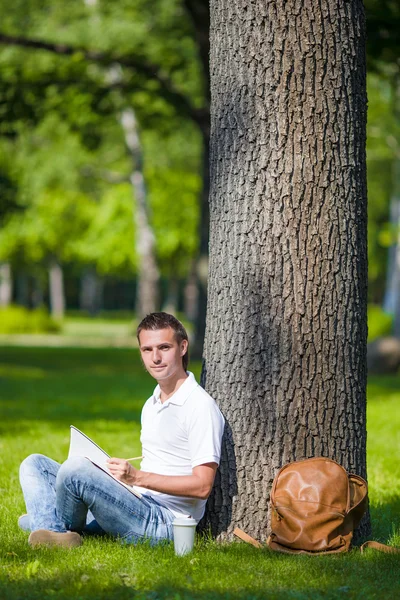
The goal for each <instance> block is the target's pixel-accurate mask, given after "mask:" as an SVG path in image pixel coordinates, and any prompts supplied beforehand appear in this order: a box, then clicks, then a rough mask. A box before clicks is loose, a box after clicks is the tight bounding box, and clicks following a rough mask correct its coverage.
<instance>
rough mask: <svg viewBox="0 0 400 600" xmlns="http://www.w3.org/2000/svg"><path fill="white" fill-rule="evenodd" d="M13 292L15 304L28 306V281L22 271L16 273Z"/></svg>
mask: <svg viewBox="0 0 400 600" xmlns="http://www.w3.org/2000/svg"><path fill="white" fill-rule="evenodd" d="M15 292H16V302H17V304H19V305H21V306H25V307H27V308H28V307H29V281H28V276H27V275H26V273H24V272H19V273H17V276H16V278H15Z"/></svg>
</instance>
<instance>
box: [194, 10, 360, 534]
mask: <svg viewBox="0 0 400 600" xmlns="http://www.w3.org/2000/svg"><path fill="white" fill-rule="evenodd" d="M210 39H211V98H212V101H211V155H210V165H211V192H210V221H211V224H210V271H209V298H208V308H207V328H206V340H205V351H204V368H203V377H202V383H203V385H204V386H205V388H206V389H207V391H208V392H209V393H210V394H211V395H212V396H214V397H215V398H216V400H217V401H218V404H219V405H220V407H221V409H222V411H223V413H224V415H225V417H226V420H227V429H226V434H225V438H224V448H223V457H222V461H221V466H220V469H219V474H218V478H217V482H216V486H215V489H214V492H213V494H212V496H211V498H210V502H209V510H208V522H209V523H210V524H211V528H212V531H213V533H214V534H220V537H222V538H224V537H226V536H227V535H228V536H229V535H230V533H231V532H232V529H233V527H234V526H235V525H239V526H241V527H243V528H244V529H245V530H246V531H248V532H249V533H250V534H252V535H254V536H256V537H257V538H259V539H261V540H265V539H266V536H267V533H268V523H269V518H268V517H269V515H268V500H269V491H270V486H271V483H272V480H273V477H274V475H275V473H276V472H277V470H278V468H279V467H281V466H282V465H284V464H285V463H287V462H288V461H292V460H294V459H303V458H306V457H312V456H321V455H322V456H327V457H330V458H333V459H335V460H337V461H339V462H340V463H341V464H342V465H343V466H344V467H345V468H346V469H349V470H350V471H353V472H356V473H358V474H360V475H362V476H366V417H365V408H366V407H365V405H366V402H365V391H366V339H367V319H366V300H367V296H366V285H367V249H366V239H367V237H366V222H367V220H366V167H365V136H366V134H365V129H366V91H365V88H366V86H365V51H364V46H365V22H364V10H363V5H362V1H361V0H354V1H353V2H344V1H343V0H321V1H320V2H312V1H311V0H306V1H303V0H287V1H286V2H275V1H272V2H264V1H262V0H211V37H210Z"/></svg>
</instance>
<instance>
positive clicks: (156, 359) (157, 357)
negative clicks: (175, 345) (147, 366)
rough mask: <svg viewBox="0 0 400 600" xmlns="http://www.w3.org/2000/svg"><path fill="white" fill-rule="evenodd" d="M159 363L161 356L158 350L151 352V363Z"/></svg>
mask: <svg viewBox="0 0 400 600" xmlns="http://www.w3.org/2000/svg"><path fill="white" fill-rule="evenodd" d="M159 362H161V355H160V352H159V350H158V349H156V350H153V363H159Z"/></svg>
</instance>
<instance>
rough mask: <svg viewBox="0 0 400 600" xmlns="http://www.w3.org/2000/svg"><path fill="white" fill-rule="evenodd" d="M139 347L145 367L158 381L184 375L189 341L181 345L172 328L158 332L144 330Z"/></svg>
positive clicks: (183, 341)
mask: <svg viewBox="0 0 400 600" xmlns="http://www.w3.org/2000/svg"><path fill="white" fill-rule="evenodd" d="M139 347H140V354H141V356H142V360H143V364H144V366H145V367H146V369H147V371H148V372H149V373H150V375H152V377H154V379H156V380H157V381H160V382H161V381H165V380H167V379H169V378H172V377H174V376H176V375H183V373H184V369H183V367H182V356H183V355H184V354H185V352H186V351H187V341H186V340H182V342H181V343H180V344H179V343H178V342H177V341H176V339H175V333H174V331H173V329H171V328H170V327H168V328H166V329H158V330H156V331H151V330H145V329H143V330H142V331H141V332H140V334H139Z"/></svg>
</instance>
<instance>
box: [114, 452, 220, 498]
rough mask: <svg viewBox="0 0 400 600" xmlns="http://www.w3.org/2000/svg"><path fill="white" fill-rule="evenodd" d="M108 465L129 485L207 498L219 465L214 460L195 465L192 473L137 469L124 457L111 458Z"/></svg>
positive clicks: (117, 476)
mask: <svg viewBox="0 0 400 600" xmlns="http://www.w3.org/2000/svg"><path fill="white" fill-rule="evenodd" d="M107 467H108V469H109V470H110V472H111V473H112V474H113V475H114V477H116V478H117V479H119V480H120V481H122V482H123V483H127V484H128V485H138V486H140V487H144V488H147V489H149V490H154V491H155V492H162V493H163V494H171V495H172V496H187V497H189V498H201V499H203V500H206V499H207V498H208V496H209V495H210V492H211V489H212V486H213V483H214V478H215V473H216V471H217V468H218V465H217V463H214V462H212V463H205V464H204V465H199V466H198V467H194V469H193V470H192V474H191V475H157V474H156V473H147V472H146V471H139V470H138V469H135V467H133V466H132V465H131V464H130V463H129V462H128V461H126V460H124V459H123V458H110V459H109V460H108V462H107Z"/></svg>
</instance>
